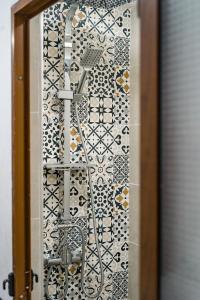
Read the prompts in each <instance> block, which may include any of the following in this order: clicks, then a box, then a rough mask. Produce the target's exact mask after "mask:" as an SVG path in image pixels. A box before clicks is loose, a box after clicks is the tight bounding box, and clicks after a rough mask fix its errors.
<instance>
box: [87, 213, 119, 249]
mask: <svg viewBox="0 0 200 300" xmlns="http://www.w3.org/2000/svg"><path fill="white" fill-rule="evenodd" d="M97 233H98V239H99V242H100V243H101V244H104V243H111V242H112V241H113V230H112V217H101V218H98V223H97ZM88 244H95V235H94V228H93V220H92V218H90V219H89V220H88Z"/></svg>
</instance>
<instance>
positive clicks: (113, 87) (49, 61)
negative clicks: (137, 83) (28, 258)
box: [43, 0, 130, 300]
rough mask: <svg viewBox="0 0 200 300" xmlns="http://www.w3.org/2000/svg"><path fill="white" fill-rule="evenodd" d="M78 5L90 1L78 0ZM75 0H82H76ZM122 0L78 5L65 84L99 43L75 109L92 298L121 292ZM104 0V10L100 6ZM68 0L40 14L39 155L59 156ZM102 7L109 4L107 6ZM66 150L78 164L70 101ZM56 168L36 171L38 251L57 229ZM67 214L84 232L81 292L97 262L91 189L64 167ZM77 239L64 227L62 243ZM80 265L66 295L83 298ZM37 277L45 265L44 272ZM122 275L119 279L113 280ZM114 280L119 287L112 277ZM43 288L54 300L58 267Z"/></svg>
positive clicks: (87, 199) (53, 244) (125, 131)
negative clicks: (40, 208)
mask: <svg viewBox="0 0 200 300" xmlns="http://www.w3.org/2000/svg"><path fill="white" fill-rule="evenodd" d="M83 1H84V3H86V2H88V3H90V4H91V1H90V0H83ZM83 1H82V3H83ZM119 2H121V3H122V2H123V3H126V2H129V0H122V1H119V0H114V1H111V0H108V1H101V0H99V1H95V3H93V4H95V6H98V7H103V8H98V9H97V8H94V7H87V6H84V5H80V6H79V8H78V9H77V11H76V15H75V17H74V19H73V21H72V25H73V30H72V32H73V36H72V43H73V48H72V65H71V87H72V89H73V90H74V91H75V89H76V87H77V84H78V81H79V79H80V75H81V72H82V70H83V69H82V67H81V66H80V59H81V56H82V55H83V54H84V52H85V51H86V48H87V47H97V48H102V49H104V52H103V55H102V58H101V60H100V64H99V65H97V66H96V67H95V68H93V70H92V71H91V72H90V74H89V76H88V79H87V80H86V85H85V87H84V93H86V94H87V95H88V97H87V96H86V97H84V98H83V99H82V100H81V101H80V102H79V103H78V112H79V116H80V121H81V127H82V130H83V135H84V139H85V140H86V147H87V151H88V154H89V159H90V162H91V163H94V167H93V168H92V169H91V173H92V181H93V193H94V202H95V203H94V205H95V214H96V222H97V231H98V239H99V243H100V249H101V255H102V262H103V268H104V274H105V285H104V288H103V291H102V294H101V296H100V297H99V298H98V300H114V299H126V298H127V280H128V172H129V171H128V152H129V124H128V122H129V121H128V115H129V110H128V106H129V102H128V101H129V94H130V82H129V81H130V80H129V68H128V66H129V51H128V48H129V44H130V41H129V35H130V7H129V6H128V5H127V4H124V5H123V6H120V7H118V8H117V9H111V7H113V6H118V5H119ZM105 6H106V7H107V9H105ZM68 8H69V1H67V0H66V1H65V2H63V3H60V4H56V5H54V6H52V7H51V8H50V9H48V10H46V11H45V12H44V70H43V71H44V77H43V81H44V82H43V83H44V85H43V86H44V99H43V133H44V134H43V138H44V142H43V148H44V149H43V158H44V162H47V161H49V159H52V158H54V159H56V160H57V161H60V160H61V159H62V156H63V154H64V148H63V145H64V130H65V129H64V120H63V108H64V106H63V103H62V102H61V101H59V100H58V99H57V98H56V96H55V93H56V91H57V90H58V89H59V88H62V87H63V69H64V61H63V42H64V27H65V18H66V14H67V13H68ZM108 8H109V9H108ZM70 122H71V128H70V139H71V141H70V148H71V151H70V154H71V161H72V162H80V161H81V162H82V161H83V162H85V156H84V151H83V147H82V144H81V140H80V135H79V132H78V130H77V120H76V116H75V113H74V104H72V105H71V115H70ZM63 197H64V188H63V173H62V172H60V173H58V172H52V171H50V170H45V172H44V254H45V255H57V251H58V244H59V242H60V239H61V238H62V235H61V234H60V233H59V232H58V230H57V222H58V220H57V219H58V213H60V212H61V211H62V210H63ZM70 214H71V216H72V223H73V222H74V223H75V222H79V223H80V222H81V224H80V225H81V227H82V228H84V234H85V238H86V233H87V249H86V253H87V255H86V257H87V262H86V275H85V278H86V285H87V291H88V292H89V293H94V292H95V291H97V289H98V287H99V283H100V268H99V262H98V256H97V249H96V245H95V238H94V228H93V222H92V215H91V193H90V189H89V187H88V178H87V174H86V172H85V171H82V170H81V171H77V172H72V173H71V189H70ZM80 245H81V238H80V234H79V232H77V230H71V231H70V233H69V236H68V247H69V248H70V247H71V249H76V248H77V247H80ZM80 271H81V268H80V266H79V265H77V264H72V265H70V266H69V268H68V275H69V276H68V279H69V288H68V294H67V298H69V299H74V300H75V299H81V300H86V296H85V295H84V294H83V291H82V289H81V285H80ZM44 272H45V276H46V274H47V269H46V268H45V270H44ZM121 277H123V280H121ZM118 281H120V284H122V285H120V284H119V283H118ZM49 287H50V289H51V290H52V293H53V294H54V298H55V299H57V298H58V297H59V296H61V295H62V293H63V287H64V272H63V270H60V269H58V268H55V269H54V270H53V274H52V276H51V278H50V285H49Z"/></svg>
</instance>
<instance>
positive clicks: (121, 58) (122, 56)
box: [115, 37, 130, 66]
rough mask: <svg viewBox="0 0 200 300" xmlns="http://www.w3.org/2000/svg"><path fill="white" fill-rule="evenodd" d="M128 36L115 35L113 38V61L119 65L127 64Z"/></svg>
mask: <svg viewBox="0 0 200 300" xmlns="http://www.w3.org/2000/svg"><path fill="white" fill-rule="evenodd" d="M129 49H130V46H129V38H124V37H117V38H116V39H115V63H116V65H120V66H127V65H129Z"/></svg>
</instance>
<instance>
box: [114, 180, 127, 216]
mask: <svg viewBox="0 0 200 300" xmlns="http://www.w3.org/2000/svg"><path fill="white" fill-rule="evenodd" d="M114 201H115V209H117V210H119V211H120V210H124V211H126V210H128V208H129V186H128V184H123V185H121V184H119V185H116V186H115V189H114Z"/></svg>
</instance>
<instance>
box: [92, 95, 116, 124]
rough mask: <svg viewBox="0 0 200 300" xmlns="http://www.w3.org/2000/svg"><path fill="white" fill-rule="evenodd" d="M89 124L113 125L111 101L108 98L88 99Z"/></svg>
mask: <svg viewBox="0 0 200 300" xmlns="http://www.w3.org/2000/svg"><path fill="white" fill-rule="evenodd" d="M89 116H90V119H89V123H110V124H112V123H113V100H112V98H111V97H110V98H109V97H107V98H101V97H90V104H89Z"/></svg>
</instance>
